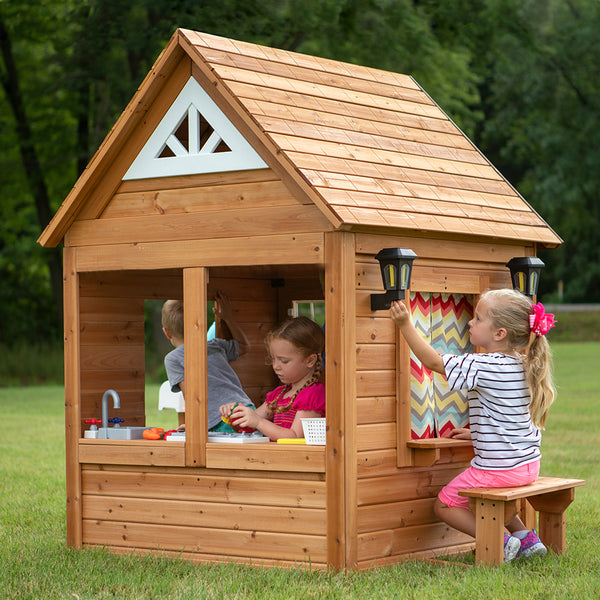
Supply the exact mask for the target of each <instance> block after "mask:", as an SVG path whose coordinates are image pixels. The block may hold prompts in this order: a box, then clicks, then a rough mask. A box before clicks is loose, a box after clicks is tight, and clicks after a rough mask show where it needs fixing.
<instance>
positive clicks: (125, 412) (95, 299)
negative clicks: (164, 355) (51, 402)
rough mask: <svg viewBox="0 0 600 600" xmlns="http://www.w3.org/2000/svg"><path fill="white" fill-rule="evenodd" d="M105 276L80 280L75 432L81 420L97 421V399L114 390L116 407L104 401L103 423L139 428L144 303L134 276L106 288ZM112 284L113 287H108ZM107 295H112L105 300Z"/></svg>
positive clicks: (142, 410)
mask: <svg viewBox="0 0 600 600" xmlns="http://www.w3.org/2000/svg"><path fill="white" fill-rule="evenodd" d="M110 279H111V276H110V275H106V276H97V275H94V274H82V275H81V277H80V281H81V288H80V331H81V333H80V336H81V337H80V339H81V343H80V355H81V361H80V362H81V370H80V374H81V421H82V423H81V427H82V431H83V430H84V429H85V428H87V427H88V426H87V425H85V424H84V421H85V419H90V418H101V416H102V395H103V393H104V392H105V391H106V390H107V389H114V390H115V391H116V392H117V393H118V394H119V397H120V399H121V408H120V409H114V408H113V401H112V399H110V400H109V405H108V406H109V410H108V414H109V418H112V417H119V418H122V419H125V422H124V423H123V424H124V425H129V426H143V425H145V419H146V416H145V398H144V396H145V365H144V356H145V349H144V299H143V297H140V293H141V292H140V290H139V288H137V286H136V279H135V277H131V278H129V279H128V280H126V281H124V280H121V281H119V282H118V286H117V285H112V287H111V285H109V286H108V288H109V289H111V291H110V292H107V291H101V290H103V287H104V286H103V282H105V281H109V280H110ZM113 283H116V282H113ZM107 293H110V294H113V293H114V295H107Z"/></svg>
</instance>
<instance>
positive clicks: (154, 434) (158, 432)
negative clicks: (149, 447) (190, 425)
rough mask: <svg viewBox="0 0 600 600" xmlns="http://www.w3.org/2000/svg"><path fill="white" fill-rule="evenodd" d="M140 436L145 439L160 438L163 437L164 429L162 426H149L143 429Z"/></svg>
mask: <svg viewBox="0 0 600 600" xmlns="http://www.w3.org/2000/svg"><path fill="white" fill-rule="evenodd" d="M142 437H143V438H144V439H145V440H162V439H163V438H164V437H165V430H164V429H163V428H162V427H151V428H150V429H145V430H144V433H142Z"/></svg>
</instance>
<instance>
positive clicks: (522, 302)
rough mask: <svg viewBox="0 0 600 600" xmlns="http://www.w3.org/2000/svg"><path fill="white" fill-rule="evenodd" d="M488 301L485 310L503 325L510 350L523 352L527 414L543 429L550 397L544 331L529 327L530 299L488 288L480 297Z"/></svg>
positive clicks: (549, 358)
mask: <svg viewBox="0 0 600 600" xmlns="http://www.w3.org/2000/svg"><path fill="white" fill-rule="evenodd" d="M484 298H485V299H486V300H488V301H490V300H491V302H489V305H488V314H489V315H490V317H491V319H492V321H493V323H494V325H495V326H496V327H498V328H500V327H502V328H504V329H506V337H507V341H508V344H509V346H510V348H511V350H514V351H515V352H519V353H520V354H523V370H524V372H525V379H526V381H527V385H528V386H529V395H530V396H531V400H530V402H529V414H530V415H531V420H532V421H533V424H534V425H535V426H536V427H537V428H538V429H543V428H544V425H545V423H546V417H547V416H548V409H549V408H550V405H551V404H552V402H553V401H554V395H555V392H554V386H553V383H552V353H551V351H550V345H549V344H548V340H547V339H546V337H545V336H544V335H539V336H538V335H535V334H534V333H532V331H531V325H530V320H529V316H530V315H532V314H533V313H534V310H533V305H532V302H531V300H530V299H529V298H528V297H527V296H524V295H523V294H521V293H520V292H517V291H515V290H510V289H503V290H491V291H489V292H486V293H485V294H483V296H482V299H484Z"/></svg>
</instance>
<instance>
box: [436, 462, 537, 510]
mask: <svg viewBox="0 0 600 600" xmlns="http://www.w3.org/2000/svg"><path fill="white" fill-rule="evenodd" d="M539 472H540V461H539V460H536V461H535V462H531V463H527V464H526V465H521V466H520V467H516V468H514V469H509V470H508V471H484V470H483V469H476V468H475V467H469V468H468V469H467V470H466V471H463V472H462V473H461V474H460V475H457V476H456V477H455V478H454V479H453V480H452V481H451V482H450V483H449V484H448V485H446V486H444V487H443V488H442V490H441V491H440V493H439V494H438V498H439V499H440V500H441V501H442V502H443V503H444V504H445V505H446V506H460V507H461V508H469V499H468V498H467V497H466V496H459V495H458V492H459V490H466V489H468V488H474V487H517V486H519V485H527V484H528V483H532V482H534V481H535V480H536V479H537V477H538V475H539Z"/></svg>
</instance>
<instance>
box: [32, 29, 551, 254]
mask: <svg viewBox="0 0 600 600" xmlns="http://www.w3.org/2000/svg"><path fill="white" fill-rule="evenodd" d="M182 51H183V53H185V54H187V55H188V56H189V57H190V58H191V60H192V63H193V68H192V72H193V74H194V76H195V77H197V78H199V79H200V83H201V84H202V85H203V87H204V88H205V89H206V90H207V91H208V92H209V94H211V95H212V96H213V98H214V99H215V101H216V102H217V104H221V105H222V103H223V102H226V103H227V105H228V106H227V111H226V112H229V114H231V113H232V112H233V113H235V114H236V115H237V116H238V117H239V119H240V122H243V123H244V125H245V127H246V130H247V131H250V132H251V133H252V135H251V137H250V138H249V141H250V143H253V141H258V142H259V145H261V148H260V150H259V151H260V153H261V155H262V157H263V158H264V160H265V162H266V163H267V164H268V165H269V166H271V167H277V168H276V170H277V171H278V172H280V173H281V172H282V171H286V172H287V173H288V174H289V175H290V177H291V179H292V180H293V181H295V182H296V184H297V186H298V189H299V190H302V191H303V193H305V194H306V196H307V198H308V199H310V201H312V202H314V203H315V204H316V205H317V206H318V207H319V208H320V209H321V210H322V211H323V213H324V214H325V215H326V216H327V218H328V219H329V220H330V221H331V223H332V224H333V225H334V227H336V228H340V229H351V230H359V229H363V228H365V227H367V228H373V227H375V228H387V229H393V230H394V231H401V230H411V231H415V230H416V231H422V232H430V233H443V234H452V235H456V234H458V235H470V236H478V237H482V236H483V237H488V238H489V237H493V238H501V239H519V240H525V241H531V242H537V243H540V244H542V245H545V246H548V247H553V246H557V245H559V244H560V243H561V239H560V237H559V236H558V235H557V234H556V233H555V232H554V231H553V230H552V229H551V228H550V227H549V226H548V224H547V223H546V222H545V221H544V220H543V219H542V218H541V217H540V216H539V215H538V214H537V213H536V212H535V211H534V210H533V208H532V207H531V206H530V205H529V204H528V203H527V202H526V201H525V200H524V199H523V198H522V197H521V196H520V195H519V194H518V192H517V191H516V190H515V189H514V188H513V187H512V186H511V185H510V184H509V183H508V181H506V179H505V178H504V177H502V175H501V174H500V173H498V171H497V170H496V169H495V168H494V167H493V165H491V164H490V162H489V161H488V160H487V159H486V158H485V156H483V154H482V153H481V152H480V151H479V150H478V149H477V148H476V147H475V146H474V145H473V144H472V143H471V142H470V141H469V139H468V138H467V137H466V136H465V135H464V134H463V133H462V132H461V131H460V130H459V129H458V127H456V125H455V124H454V123H453V122H452V121H451V120H450V119H449V118H448V116H447V115H446V114H445V113H444V112H443V111H442V110H441V109H440V107H439V106H437V105H436V104H435V102H434V101H433V100H432V99H431V98H430V97H429V95H428V94H427V93H426V92H425V91H424V90H423V89H422V88H421V87H420V86H419V85H418V84H417V83H416V82H415V80H414V79H413V78H412V77H410V76H407V75H400V74H396V73H390V72H386V71H381V70H378V69H373V68H367V67H362V66H356V65H351V64H347V63H342V62H338V61H333V60H328V59H322V58H318V57H313V56H308V55H303V54H298V53H293V52H288V51H284V50H277V49H273V48H268V47H264V46H258V45H256V44H250V43H247V42H240V41H234V40H231V39H226V38H222V37H218V36H214V35H209V34H204V33H199V32H195V31H189V30H181V29H180V30H177V32H176V33H175V34H174V36H173V38H172V40H171V42H170V43H169V45H168V46H167V47H166V48H165V50H164V51H163V53H162V54H161V56H160V57H159V59H158V60H157V62H156V64H155V66H154V68H153V69H152V71H151V72H150V74H149V75H148V77H147V78H146V80H145V81H144V83H143V84H142V86H141V87H140V89H139V90H138V92H137V94H136V96H134V98H133V100H132V102H131V103H130V105H129V106H128V109H127V110H126V111H125V112H124V113H123V115H122V116H121V118H120V119H119V121H118V122H117V124H116V125H115V127H114V128H113V131H112V132H111V134H109V136H108V137H107V139H106V140H105V142H104V144H103V146H105V145H107V144H109V145H111V144H119V143H124V140H123V137H124V135H126V132H127V130H131V126H133V125H135V120H136V119H137V120H139V119H142V118H143V111H141V110H139V107H140V106H141V105H143V104H144V97H145V96H146V95H149V94H150V90H151V89H153V90H154V91H153V93H152V94H151V95H152V97H156V95H157V91H156V86H160V85H161V84H162V83H163V82H164V80H165V77H166V75H167V71H168V70H169V69H173V68H174V67H173V63H174V62H176V60H177V57H178V56H179V57H181V56H183V54H182ZM194 69H195V70H194ZM223 108H224V107H223ZM124 120H125V121H128V120H131V121H133V123H130V124H129V127H126V126H125V123H124V122H123V121H124ZM257 150H258V148H257ZM107 154H109V153H108V151H107V149H106V148H104V149H103V148H102V147H101V149H100V150H99V152H98V153H97V155H96V156H95V157H94V159H93V160H92V161H91V163H90V165H89V166H88V170H87V172H86V173H84V175H82V178H83V181H82V182H78V184H79V185H76V186H75V188H74V190H73V192H72V193H71V194H70V195H69V197H67V199H66V200H65V202H64V203H63V206H61V208H60V210H59V211H58V213H57V215H56V216H55V218H54V220H53V221H52V222H51V224H50V225H49V226H48V228H47V229H46V231H45V232H44V233H43V234H42V236H41V237H40V240H39V241H40V243H42V244H44V245H53V244H55V243H58V242H59V241H60V240H61V239H62V237H63V235H64V232H65V231H66V228H68V226H69V224H70V222H72V220H73V219H74V218H76V214H77V205H78V202H80V201H82V199H81V198H79V196H80V195H81V194H79V190H81V189H83V188H84V187H85V183H86V180H88V179H89V178H90V177H91V176H92V172H93V170H95V169H97V168H100V164H101V162H102V160H104V159H105V157H106V156H107Z"/></svg>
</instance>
